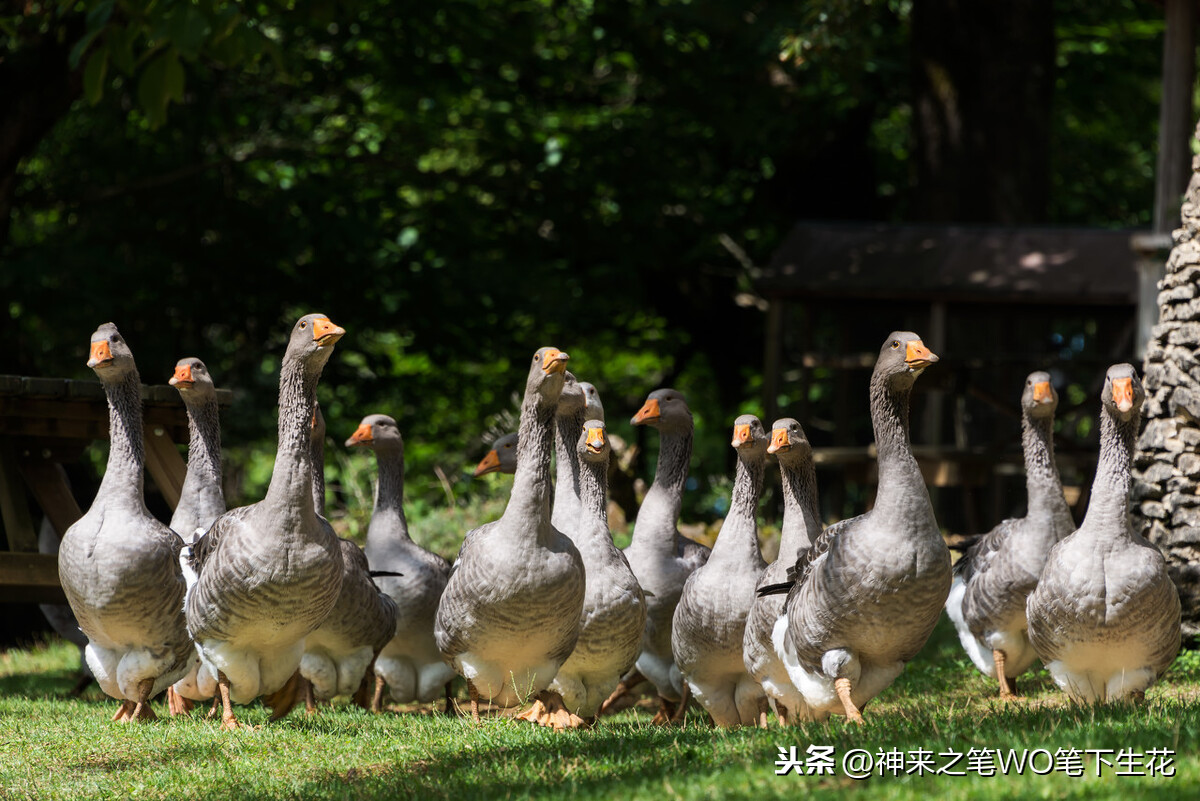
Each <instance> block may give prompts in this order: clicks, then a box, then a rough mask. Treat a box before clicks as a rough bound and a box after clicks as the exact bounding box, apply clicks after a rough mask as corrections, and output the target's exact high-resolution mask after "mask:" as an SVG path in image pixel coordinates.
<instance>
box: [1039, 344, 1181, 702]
mask: <svg viewBox="0 0 1200 801" xmlns="http://www.w3.org/2000/svg"><path fill="white" fill-rule="evenodd" d="M1101 400H1102V404H1101V409H1100V457H1099V461H1098V463H1097V465H1096V477H1095V479H1094V480H1093V482H1092V494H1091V500H1090V501H1089V503H1088V510H1087V515H1086V516H1085V517H1084V519H1083V525H1081V526H1080V527H1079V529H1078V530H1077V531H1075V532H1074V533H1072V534H1070V535H1068V536H1067V537H1066V538H1065V539H1063V540H1062V541H1061V542H1059V543H1058V544H1057V545H1055V546H1054V547H1053V548H1052V549H1051V550H1050V556H1049V558H1048V559H1047V560H1046V567H1045V568H1044V569H1043V570H1042V575H1041V578H1040V579H1039V580H1038V584H1037V587H1036V588H1035V589H1034V591H1033V592H1032V593H1031V594H1030V596H1029V600H1028V602H1027V604H1026V613H1027V615H1028V619H1029V639H1030V641H1031V642H1032V643H1033V647H1034V649H1036V650H1037V655H1038V656H1039V657H1041V659H1042V661H1043V662H1045V663H1046V668H1047V670H1049V671H1050V675H1051V676H1052V677H1053V678H1054V681H1055V683H1056V684H1058V686H1059V687H1060V688H1062V690H1063V692H1065V693H1066V694H1067V695H1068V696H1069V697H1070V698H1071V699H1072V700H1074V701H1083V702H1095V701H1112V700H1115V699H1118V698H1124V697H1130V698H1133V699H1135V700H1141V699H1142V698H1144V697H1145V692H1146V688H1147V687H1149V686H1150V685H1151V684H1152V683H1153V682H1154V681H1155V680H1156V679H1157V678H1158V677H1159V676H1161V675H1162V674H1163V672H1164V671H1165V670H1166V669H1167V667H1168V666H1170V664H1171V662H1172V661H1174V659H1175V655H1176V654H1177V653H1178V652H1179V640H1180V618H1179V593H1178V591H1177V590H1176V589H1175V585H1174V584H1173V583H1172V581H1171V579H1170V578H1169V577H1168V575H1167V570H1166V563H1165V561H1164V559H1163V556H1162V554H1161V553H1160V552H1159V550H1158V549H1157V548H1156V547H1154V545H1152V544H1151V543H1150V542H1148V541H1147V540H1146V539H1145V538H1143V537H1142V536H1141V535H1140V534H1138V533H1137V532H1135V531H1134V530H1133V528H1132V527H1131V526H1130V524H1129V487H1130V483H1131V481H1132V479H1131V476H1130V472H1129V470H1130V464H1131V461H1132V456H1133V444H1134V440H1135V438H1136V437H1137V430H1138V425H1139V423H1140V422H1141V416H1142V415H1141V409H1142V402H1143V401H1144V400H1145V391H1144V390H1143V389H1142V384H1141V382H1140V381H1139V380H1138V377H1137V371H1136V370H1135V369H1134V368H1133V366H1132V365H1129V364H1115V365H1113V366H1112V367H1110V368H1108V374H1107V375H1106V376H1105V379H1104V390H1103V395H1102V396H1101Z"/></svg>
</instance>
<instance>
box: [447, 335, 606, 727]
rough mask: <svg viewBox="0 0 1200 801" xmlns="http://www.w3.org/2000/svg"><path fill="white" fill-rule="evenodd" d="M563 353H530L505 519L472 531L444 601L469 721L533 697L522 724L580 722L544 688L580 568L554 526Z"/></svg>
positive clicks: (578, 591)
mask: <svg viewBox="0 0 1200 801" xmlns="http://www.w3.org/2000/svg"><path fill="white" fill-rule="evenodd" d="M566 363H567V354H565V353H563V352H561V351H559V350H558V349H557V348H549V347H547V348H541V349H539V350H538V351H537V353H535V354H534V356H533V363H532V364H531V365H530V370H529V378H528V380H527V382H526V385H525V396H524V399H523V401H522V403H521V424H520V428H519V431H518V433H519V435H520V440H519V444H518V446H517V473H516V476H515V478H514V480H513V487H512V494H511V496H510V497H509V501H508V506H507V507H506V508H505V510H504V514H503V515H501V516H500V519H499V520H495V521H493V522H491V523H487V524H485V525H483V526H481V527H479V528H477V529H474V530H472V531H469V532H467V535H466V537H465V538H464V540H463V544H462V548H461V549H460V551H459V556H458V561H457V562H456V564H455V567H454V569H453V570H452V571H451V573H450V580H449V582H448V583H447V584H446V589H445V591H444V592H443V593H442V598H441V601H440V603H439V604H438V611H437V617H436V622H435V624H434V637H435V638H436V639H437V644H438V649H439V650H440V651H441V653H442V657H443V658H444V659H445V660H446V661H447V662H448V663H450V664H451V665H453V666H454V669H455V671H456V672H458V673H460V674H461V675H462V676H463V677H465V678H466V679H467V690H468V692H469V694H470V698H471V717H472V718H473V719H474V720H475V721H476V722H478V721H479V699H480V697H483V698H487V699H490V700H494V701H495V702H497V703H499V704H500V705H502V706H511V705H513V704H515V703H519V702H522V701H524V700H525V699H526V698H527V697H529V696H531V695H536V696H537V701H536V702H535V704H534V707H533V708H532V709H531V710H529V713H528V714H527V715H525V716H524V717H528V718H531V719H534V718H536V720H537V722H538V723H540V724H543V725H552V726H555V727H556V728H558V727H562V726H574V725H578V724H579V723H580V722H581V721H579V719H578V718H577V717H574V716H572V715H570V714H569V713H568V712H567V711H566V710H565V709H564V708H563V707H562V699H561V697H559V696H558V694H557V693H554V692H550V691H547V690H546V688H547V687H549V685H550V682H551V681H553V680H554V676H555V674H556V673H557V672H558V669H559V667H561V666H562V663H563V662H565V661H566V660H567V657H568V656H570V655H571V651H572V649H573V648H574V647H575V640H576V639H577V638H578V636H579V619H580V614H581V612H582V611H583V598H584V570H583V561H582V559H581V558H580V556H579V551H578V549H577V548H576V547H575V546H574V544H572V542H571V540H570V539H568V538H567V537H566V536H565V535H564V534H563V533H562V532H560V531H558V530H557V529H555V528H554V527H553V526H552V525H551V524H550V450H551V447H552V442H553V437H554V425H553V422H554V413H555V409H556V407H557V405H558V396H559V393H561V392H562V386H563V373H564V372H565V370H566Z"/></svg>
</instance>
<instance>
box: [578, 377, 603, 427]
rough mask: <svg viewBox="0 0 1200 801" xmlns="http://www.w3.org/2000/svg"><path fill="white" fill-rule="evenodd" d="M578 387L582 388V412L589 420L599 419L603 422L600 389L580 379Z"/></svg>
mask: <svg viewBox="0 0 1200 801" xmlns="http://www.w3.org/2000/svg"><path fill="white" fill-rule="evenodd" d="M579 388H580V389H581V390H583V398H584V407H583V408H584V414H585V415H586V416H587V419H589V420H599V421H600V422H602V423H603V422H604V404H603V403H602V402H601V401H600V391H599V390H598V389H596V385H595V384H592V383H589V382H587V381H580V382H579Z"/></svg>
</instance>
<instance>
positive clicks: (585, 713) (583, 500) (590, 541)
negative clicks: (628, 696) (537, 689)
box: [550, 420, 646, 718]
mask: <svg viewBox="0 0 1200 801" xmlns="http://www.w3.org/2000/svg"><path fill="white" fill-rule="evenodd" d="M609 449H610V446H609V442H608V439H607V434H606V429H605V426H604V423H603V421H601V420H588V421H585V422H584V423H583V424H582V426H581V432H580V434H579V438H578V442H577V444H576V447H575V450H576V452H577V454H578V460H579V462H580V472H579V495H580V516H579V518H578V520H577V522H576V524H575V525H574V526H573V527H572V528H573V534H572V535H571V539H572V541H573V542H574V543H575V545H576V547H577V548H578V549H579V553H580V555H581V557H582V558H583V565H584V571H585V574H586V582H585V586H586V594H585V596H584V601H583V615H582V618H581V620H580V626H579V638H578V640H577V641H576V643H575V649H574V650H573V651H572V652H571V656H570V657H569V658H568V659H567V661H566V662H564V663H563V665H562V667H560V668H559V670H558V674H557V675H556V676H555V678H554V681H553V683H552V684H551V685H550V689H552V690H555V691H557V692H558V693H559V694H560V695H561V696H562V698H563V705H564V706H565V707H566V708H567V710H569V711H570V712H572V713H574V714H576V715H578V716H580V717H582V718H590V717H593V716H594V715H595V714H596V713H597V711H598V710H599V709H600V705H601V704H602V703H603V702H604V700H605V699H606V698H608V696H609V694H610V693H612V691H613V690H614V689H615V688H616V686H617V684H618V682H619V681H620V679H621V676H622V675H623V674H624V673H625V672H626V671H628V670H629V669H630V668H631V667H633V664H634V662H635V661H636V660H637V656H638V653H639V652H640V651H641V642H642V629H643V628H644V627H645V624H646V599H645V597H644V595H643V594H642V588H641V587H640V586H639V585H638V583H637V579H636V578H634V575H633V571H632V570H630V568H629V563H628V562H627V561H626V560H625V556H624V554H622V553H621V552H620V551H619V550H618V549H617V547H616V546H615V545H613V542H612V535H611V534H610V533H609V530H608V512H607V487H608V459H609Z"/></svg>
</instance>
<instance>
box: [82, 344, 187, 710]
mask: <svg viewBox="0 0 1200 801" xmlns="http://www.w3.org/2000/svg"><path fill="white" fill-rule="evenodd" d="M87 364H88V367H90V368H92V369H93V370H94V371H95V373H96V375H97V376H98V377H99V378H100V382H101V383H102V384H103V385H104V393H105V395H106V396H107V398H108V420H109V442H110V447H109V452H108V467H107V469H106V470H105V472H104V478H103V479H102V480H101V482H100V489H99V490H98V491H97V492H96V497H95V500H93V501H92V505H91V507H89V508H88V510H87V512H85V513H84V515H83V517H81V518H79V520H77V521H75V523H73V524H72V525H71V527H70V528H68V529H67V531H66V533H65V534H63V538H62V542H61V543H60V545H59V550H58V575H59V579H60V581H61V582H62V588H63V592H64V593H65V594H66V596H67V603H68V604H69V605H70V607H71V611H72V612H73V613H74V614H75V618H76V620H78V621H79V628H80V629H81V630H82V631H83V633H84V634H85V635H87V638H88V645H87V648H86V649H85V656H86V657H87V663H88V667H89V668H91V671H92V674H93V675H94V676H95V677H96V682H97V683H98V684H99V685H100V687H101V689H103V690H104V692H105V693H107V694H108V695H110V696H112V697H113V698H116V699H119V700H120V701H121V707H120V708H119V709H118V710H117V713H116V714H115V715H114V716H113V720H116V721H121V722H129V721H134V720H136V721H148V720H154V719H155V718H156V715H155V714H154V710H152V709H151V708H150V703H149V700H150V697H151V696H153V695H156V694H158V693H160V692H162V691H163V690H165V689H166V688H167V687H169V686H171V685H172V684H173V683H175V682H176V681H178V680H179V679H180V678H182V677H183V675H184V674H185V673H187V671H188V669H189V667H190V666H191V663H192V661H193V660H194V659H195V651H194V650H193V648H192V641H191V638H190V637H189V636H188V630H187V625H186V622H185V621H184V617H183V598H184V592H185V590H186V585H185V583H184V580H183V571H182V570H181V568H180V566H179V549H180V546H181V541H180V539H179V537H177V536H176V535H175V532H173V531H171V529H169V528H167V527H166V526H165V525H163V524H162V523H161V522H159V521H158V520H157V519H155V518H154V516H153V515H151V514H150V512H149V511H148V510H147V509H146V501H145V496H144V495H143V469H144V466H145V449H144V443H143V440H142V399H141V387H142V384H141V379H140V377H139V376H138V370H137V366H136V365H135V364H134V360H133V352H132V351H131V350H130V349H129V345H128V344H127V343H126V342H125V339H124V337H122V336H121V333H120V332H119V331H118V330H117V327H116V326H115V325H114V324H112V323H104V324H103V325H101V326H100V327H99V328H97V329H96V331H95V332H94V333H93V334H92V337H91V354H90V358H89V359H88V363H87Z"/></svg>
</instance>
